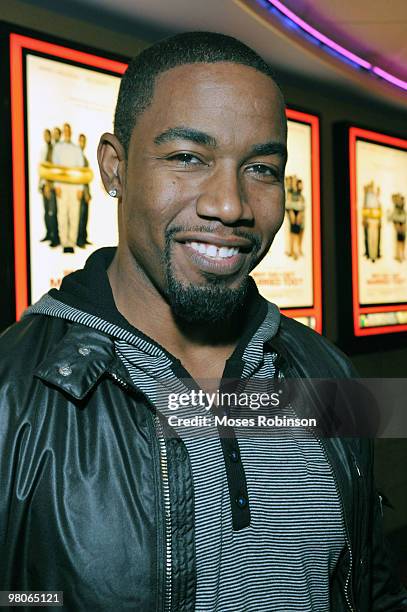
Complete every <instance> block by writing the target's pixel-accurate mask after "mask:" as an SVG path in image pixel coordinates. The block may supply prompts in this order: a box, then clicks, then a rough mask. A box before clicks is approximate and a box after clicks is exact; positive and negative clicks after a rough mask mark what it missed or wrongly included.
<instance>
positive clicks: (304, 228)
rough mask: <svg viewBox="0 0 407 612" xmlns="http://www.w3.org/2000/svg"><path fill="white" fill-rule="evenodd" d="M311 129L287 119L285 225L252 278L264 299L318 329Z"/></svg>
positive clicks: (307, 124)
mask: <svg viewBox="0 0 407 612" xmlns="http://www.w3.org/2000/svg"><path fill="white" fill-rule="evenodd" d="M312 129H313V127H312V125H311V124H310V123H308V122H301V121H293V120H289V121H288V142H287V147H288V160H287V166H286V176H285V192H286V202H285V217H284V222H283V226H282V228H281V229H280V231H279V232H278V234H277V235H276V237H275V239H274V242H273V244H272V246H271V248H270V250H269V252H268V254H267V255H266V257H265V258H264V259H263V261H261V262H260V264H259V265H258V266H257V267H256V268H255V269H254V270H253V272H252V276H253V278H254V279H255V281H256V284H257V286H258V288H259V291H260V293H261V294H262V295H263V296H264V297H265V298H267V299H268V300H270V301H272V302H274V303H276V304H277V305H278V306H279V307H280V308H281V309H283V310H287V314H290V310H289V309H295V310H296V313H295V315H294V316H295V317H296V318H298V319H299V320H301V321H302V322H303V323H306V324H307V325H310V326H312V327H315V326H316V315H318V314H319V313H315V305H316V304H315V290H316V289H317V288H316V287H315V282H314V281H315V275H314V271H315V270H314V268H315V264H316V265H320V260H319V257H317V258H316V257H315V255H316V254H315V247H316V245H315V244H313V240H314V234H315V231H314V230H315V227H314V225H315V222H316V220H317V219H316V217H318V219H319V210H316V209H317V208H318V206H319V202H317V201H316V200H317V198H316V194H314V193H313V184H315V180H314V181H313V178H314V179H315V177H313V163H312ZM317 163H318V160H314V171H315V170H316V171H319V168H315V164H317ZM316 259H317V261H316ZM310 310H311V312H309V311H310ZM310 315H311V316H310Z"/></svg>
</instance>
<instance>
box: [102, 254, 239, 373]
mask: <svg viewBox="0 0 407 612" xmlns="http://www.w3.org/2000/svg"><path fill="white" fill-rule="evenodd" d="M107 273H108V278H109V282H110V285H111V288H112V293H113V298H114V301H115V304H116V307H117V309H118V311H119V312H120V313H121V314H122V315H123V317H124V318H125V319H126V320H127V321H128V322H129V323H130V324H131V325H133V326H134V327H136V328H137V329H139V330H140V331H142V332H143V333H144V334H146V335H147V336H149V337H150V338H152V339H153V340H155V341H156V342H157V343H158V344H160V345H161V346H163V347H164V348H165V349H166V350H167V351H168V352H170V353H171V354H172V355H174V356H175V357H177V358H178V359H179V360H180V361H181V362H182V363H183V364H184V366H185V367H186V368H187V369H188V370H189V371H190V373H191V374H193V371H194V372H195V375H196V376H197V377H198V374H199V376H201V375H202V374H201V373H200V370H202V372H207V375H208V377H214V376H219V372H220V375H221V373H222V372H223V368H224V364H225V361H226V359H228V357H230V355H231V354H232V353H233V351H234V349H235V347H236V345H237V343H238V341H239V338H240V336H241V332H242V329H243V328H244V326H245V323H246V321H245V320H244V315H243V311H240V312H238V313H237V314H236V315H235V317H231V318H230V319H228V320H227V321H222V323H220V324H213V323H208V324H204V323H201V324H196V323H186V322H184V321H180V320H178V319H177V318H176V317H175V316H174V314H173V312H172V310H171V307H170V305H169V304H168V302H166V300H165V299H164V298H163V296H161V294H160V293H159V292H158V291H157V290H156V289H155V287H153V286H152V284H151V283H150V282H149V280H148V279H147V278H146V277H145V275H144V274H143V273H142V272H141V271H140V270H139V269H138V268H137V267H136V266H135V265H130V266H129V265H127V264H126V263H124V262H123V261H122V260H121V258H120V255H119V254H118V253H117V254H116V256H115V257H114V259H113V261H112V263H111V265H110V266H109V268H108V271H107Z"/></svg>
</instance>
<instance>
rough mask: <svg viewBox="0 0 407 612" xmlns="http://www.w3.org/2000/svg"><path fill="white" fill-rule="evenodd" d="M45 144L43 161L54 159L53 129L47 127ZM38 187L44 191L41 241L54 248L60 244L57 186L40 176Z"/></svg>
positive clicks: (42, 152)
mask: <svg viewBox="0 0 407 612" xmlns="http://www.w3.org/2000/svg"><path fill="white" fill-rule="evenodd" d="M43 136H44V146H43V148H42V151H41V161H43V162H51V161H52V149H53V143H52V136H51V130H49V129H48V128H46V129H45V130H44V132H43ZM38 189H39V191H40V193H42V199H43V203H44V223H45V236H44V238H42V240H41V241H40V242H49V243H50V244H49V246H50V247H52V248H54V247H56V246H58V245H59V244H60V242H59V236H58V220H57V201H56V195H55V188H54V184H53V182H52V181H48V180H46V179H42V178H40V181H39V185H38Z"/></svg>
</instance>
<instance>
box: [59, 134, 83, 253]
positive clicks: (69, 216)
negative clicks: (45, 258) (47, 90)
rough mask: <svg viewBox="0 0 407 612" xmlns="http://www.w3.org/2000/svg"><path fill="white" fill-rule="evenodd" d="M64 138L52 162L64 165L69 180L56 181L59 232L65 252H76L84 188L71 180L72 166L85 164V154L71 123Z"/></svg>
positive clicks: (79, 166)
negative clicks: (70, 171) (73, 133)
mask: <svg viewBox="0 0 407 612" xmlns="http://www.w3.org/2000/svg"><path fill="white" fill-rule="evenodd" d="M63 133H64V140H63V141H62V142H57V143H56V144H55V146H54V150H53V154H52V162H53V163H54V164H55V165H57V166H62V168H63V170H64V171H65V174H66V175H67V180H66V181H64V182H62V181H61V182H55V193H56V195H57V203H58V232H59V239H60V242H61V244H62V247H63V251H64V253H74V251H75V249H74V247H75V245H76V242H77V238H78V227H79V207H80V200H81V198H82V189H80V188H79V185H77V184H75V182H73V183H72V182H68V181H69V170H70V169H71V168H82V167H83V166H84V160H83V154H82V150H81V148H80V147H79V145H76V144H74V143H73V142H72V140H71V138H72V129H71V126H70V125H69V123H64V126H63Z"/></svg>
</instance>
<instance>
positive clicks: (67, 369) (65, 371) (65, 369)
mask: <svg viewBox="0 0 407 612" xmlns="http://www.w3.org/2000/svg"><path fill="white" fill-rule="evenodd" d="M58 372H59V373H60V374H61V376H70V375H71V374H72V368H71V366H69V365H64V366H61V367H60V368H58Z"/></svg>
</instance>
